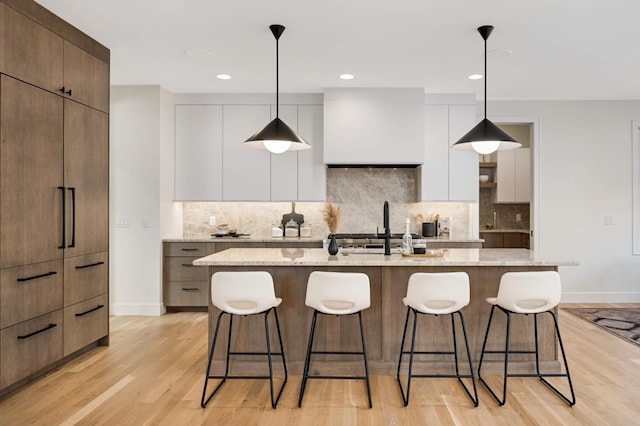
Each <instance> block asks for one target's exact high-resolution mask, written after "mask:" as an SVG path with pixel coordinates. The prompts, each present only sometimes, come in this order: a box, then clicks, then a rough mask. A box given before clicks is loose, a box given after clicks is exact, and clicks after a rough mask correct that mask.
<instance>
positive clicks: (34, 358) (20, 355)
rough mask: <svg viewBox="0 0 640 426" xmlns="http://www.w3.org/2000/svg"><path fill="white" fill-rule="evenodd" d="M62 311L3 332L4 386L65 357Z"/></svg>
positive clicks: (1, 373)
mask: <svg viewBox="0 0 640 426" xmlns="http://www.w3.org/2000/svg"><path fill="white" fill-rule="evenodd" d="M62 328H63V327H62V309H60V310H58V311H55V312H52V313H50V314H47V315H43V316H40V317H38V318H34V319H32V320H30V321H27V322H23V323H20V324H17V325H14V326H12V327H9V328H5V329H4V330H2V331H0V352H1V353H2V366H1V367H0V387H3V388H4V387H7V386H9V385H11V384H13V383H15V382H17V381H18V380H20V379H22V378H24V377H27V376H28V375H30V374H32V373H35V372H36V371H38V370H40V369H42V368H44V367H46V366H48V365H50V364H52V363H53V362H55V361H57V360H59V359H60V358H62Z"/></svg>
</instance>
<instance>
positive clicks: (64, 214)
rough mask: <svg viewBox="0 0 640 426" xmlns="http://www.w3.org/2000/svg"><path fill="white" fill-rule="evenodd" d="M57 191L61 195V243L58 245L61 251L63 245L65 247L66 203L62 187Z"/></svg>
mask: <svg viewBox="0 0 640 426" xmlns="http://www.w3.org/2000/svg"><path fill="white" fill-rule="evenodd" d="M58 189H59V190H60V194H62V242H61V243H60V245H59V246H58V248H59V249H63V248H64V245H65V237H66V236H67V221H66V220H65V219H66V217H65V216H66V215H67V212H66V210H67V206H66V205H67V201H66V197H65V195H66V188H65V187H64V186H59V187H58Z"/></svg>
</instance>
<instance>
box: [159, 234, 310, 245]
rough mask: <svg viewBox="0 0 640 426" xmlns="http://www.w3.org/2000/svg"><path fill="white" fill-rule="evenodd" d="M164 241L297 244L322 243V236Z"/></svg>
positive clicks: (168, 241) (204, 236)
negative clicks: (284, 242)
mask: <svg viewBox="0 0 640 426" xmlns="http://www.w3.org/2000/svg"><path fill="white" fill-rule="evenodd" d="M162 241H163V242H165V243H223V244H224V243H234V242H240V241H241V242H244V243H273V242H283V241H286V242H287V243H292V244H297V243H318V244H322V238H319V237H311V238H302V237H298V238H271V237H266V236H256V237H253V236H241V237H212V236H209V235H203V236H195V237H184V238H180V237H177V238H163V239H162Z"/></svg>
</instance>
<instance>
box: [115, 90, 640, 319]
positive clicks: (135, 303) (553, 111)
mask: <svg viewBox="0 0 640 426" xmlns="http://www.w3.org/2000/svg"><path fill="white" fill-rule="evenodd" d="M171 98H172V95H171V94H170V93H168V92H166V91H165V90H163V89H161V88H160V87H158V86H116V87H112V92H111V117H110V120H111V128H110V131H111V135H110V140H111V142H110V143H111V148H110V151H111V154H110V155H111V159H110V161H111V188H110V191H111V207H110V209H111V212H110V213H111V273H110V278H111V313H112V314H114V315H128V314H147V315H158V314H161V313H162V312H163V306H162V298H161V291H162V285H161V271H162V264H161V251H162V249H161V240H162V238H165V237H180V236H181V235H182V204H181V203H173V202H172V201H171V199H172V196H173V194H172V191H173V108H172V106H171ZM488 110H489V111H490V113H491V114H490V118H491V115H493V116H500V117H507V116H525V117H535V118H536V119H537V120H538V123H539V129H538V130H539V132H540V133H539V146H538V147H537V149H539V150H540V152H539V164H538V165H539V180H540V199H539V211H540V221H539V222H540V226H539V227H538V229H537V230H536V231H537V232H538V237H539V240H538V247H537V251H540V252H541V254H542V255H544V256H550V257H561V258H566V259H570V260H577V261H578V262H580V266H577V267H561V268H560V272H561V274H562V278H563V301H564V302H632V301H634V302H640V256H633V255H632V254H631V253H632V251H631V250H632V207H631V206H632V168H631V164H632V163H631V158H632V156H631V149H632V134H631V121H632V120H640V101H580V102H578V101H547V102H543V101H539V102H529V101H518V102H505V101H495V102H490V103H489V107H488ZM478 111H482V106H481V105H480V106H479V107H478ZM145 216H146V217H149V224H150V227H149V228H143V227H142V223H141V222H142V217H145ZM605 216H613V218H614V225H605V223H604V218H605ZM119 217H128V218H129V219H130V224H129V227H128V228H116V227H115V222H116V219H117V218H119Z"/></svg>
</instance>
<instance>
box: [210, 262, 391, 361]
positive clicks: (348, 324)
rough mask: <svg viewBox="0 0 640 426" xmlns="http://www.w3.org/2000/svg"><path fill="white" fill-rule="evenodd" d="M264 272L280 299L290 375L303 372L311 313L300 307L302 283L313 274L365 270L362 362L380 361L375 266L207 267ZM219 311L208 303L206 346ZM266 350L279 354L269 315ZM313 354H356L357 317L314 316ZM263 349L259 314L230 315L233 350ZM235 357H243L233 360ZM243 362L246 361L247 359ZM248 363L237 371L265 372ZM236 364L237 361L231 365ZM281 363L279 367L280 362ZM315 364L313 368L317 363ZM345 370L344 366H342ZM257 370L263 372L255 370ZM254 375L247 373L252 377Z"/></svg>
mask: <svg viewBox="0 0 640 426" xmlns="http://www.w3.org/2000/svg"><path fill="white" fill-rule="evenodd" d="M252 270H254V271H255V270H267V271H269V272H270V273H271V275H272V276H273V279H274V285H275V293H276V297H279V298H281V299H282V303H281V305H280V306H279V307H278V318H279V320H280V329H281V332H282V339H283V344H284V349H285V357H286V360H287V367H288V368H289V371H290V372H292V373H294V374H299V373H301V372H302V367H303V363H304V358H305V354H306V350H307V342H308V338H309V331H310V328H311V319H312V315H313V310H312V309H311V308H309V307H307V306H306V305H305V297H306V289H307V280H308V278H309V274H310V273H311V272H312V271H339V272H364V273H366V274H367V275H368V276H369V280H370V285H371V307H370V308H368V309H365V310H364V311H362V320H363V326H364V331H365V344H366V349H367V358H368V359H369V360H379V359H380V358H381V356H382V342H381V340H380V330H381V328H382V322H381V321H382V302H381V295H382V288H381V275H380V268H379V267H370V268H362V267H339V268H335V267H334V268H329V267H303V266H300V267H294V268H291V267H276V266H272V267H266V268H265V267H257V266H256V267H251V266H247V267H232V266H227V267H225V266H220V267H215V268H213V267H212V268H211V273H213V272H214V271H252ZM219 313H220V310H218V309H217V308H216V307H214V306H213V305H212V304H211V303H210V304H209V347H210V345H211V342H212V341H213V333H214V330H215V327H216V321H217V318H218V315H219ZM228 320H229V318H228V316H227V315H225V317H224V318H223V320H222V323H221V326H220V331H219V334H218V342H217V343H216V355H215V359H216V360H223V359H224V355H225V353H226V352H225V351H226V345H227V333H228ZM269 320H270V324H271V325H272V326H273V327H271V328H270V330H269V332H270V337H271V345H272V346H271V347H272V351H279V344H278V340H277V335H276V333H275V323H274V320H273V318H272V314H270V315H269ZM314 349H315V350H321V351H322V350H325V351H360V350H361V343H360V328H359V323H358V318H357V315H345V316H333V315H319V316H318V320H317V323H316V333H315V339H314ZM250 350H253V351H255V350H258V351H265V350H266V348H265V334H264V316H263V315H253V316H248V317H238V316H234V322H233V336H232V351H250ZM236 359H243V358H241V357H236ZM244 359H247V358H246V357H245V358H244ZM313 359H314V360H318V361H322V360H327V359H329V360H330V359H333V360H335V359H340V357H339V356H338V358H336V356H330V355H328V356H324V355H317V356H314V358H313ZM348 359H350V360H351V359H353V360H354V362H357V363H359V364H360V365H361V364H362V361H361V360H362V358H361V357H360V358H357V357H355V356H348ZM251 360H252V361H254V362H253V363H248V364H245V365H244V366H243V367H241V369H253V368H257V369H258V371H262V372H264V365H261V364H258V365H256V363H255V360H256V357H252V358H251ZM279 363H280V360H279V359H276V362H275V364H276V367H277V368H280V367H279ZM236 364H240V363H236ZM280 365H281V364H280ZM316 365H318V364H316ZM329 367H330V368H333V369H334V370H333V371H335V369H336V368H342V367H344V366H343V365H340V363H338V364H336V363H333V362H331V363H329ZM347 368H348V367H347ZM260 369H262V370H260ZM256 372H257V371H253V370H252V371H251V373H252V374H255V373H256Z"/></svg>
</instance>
